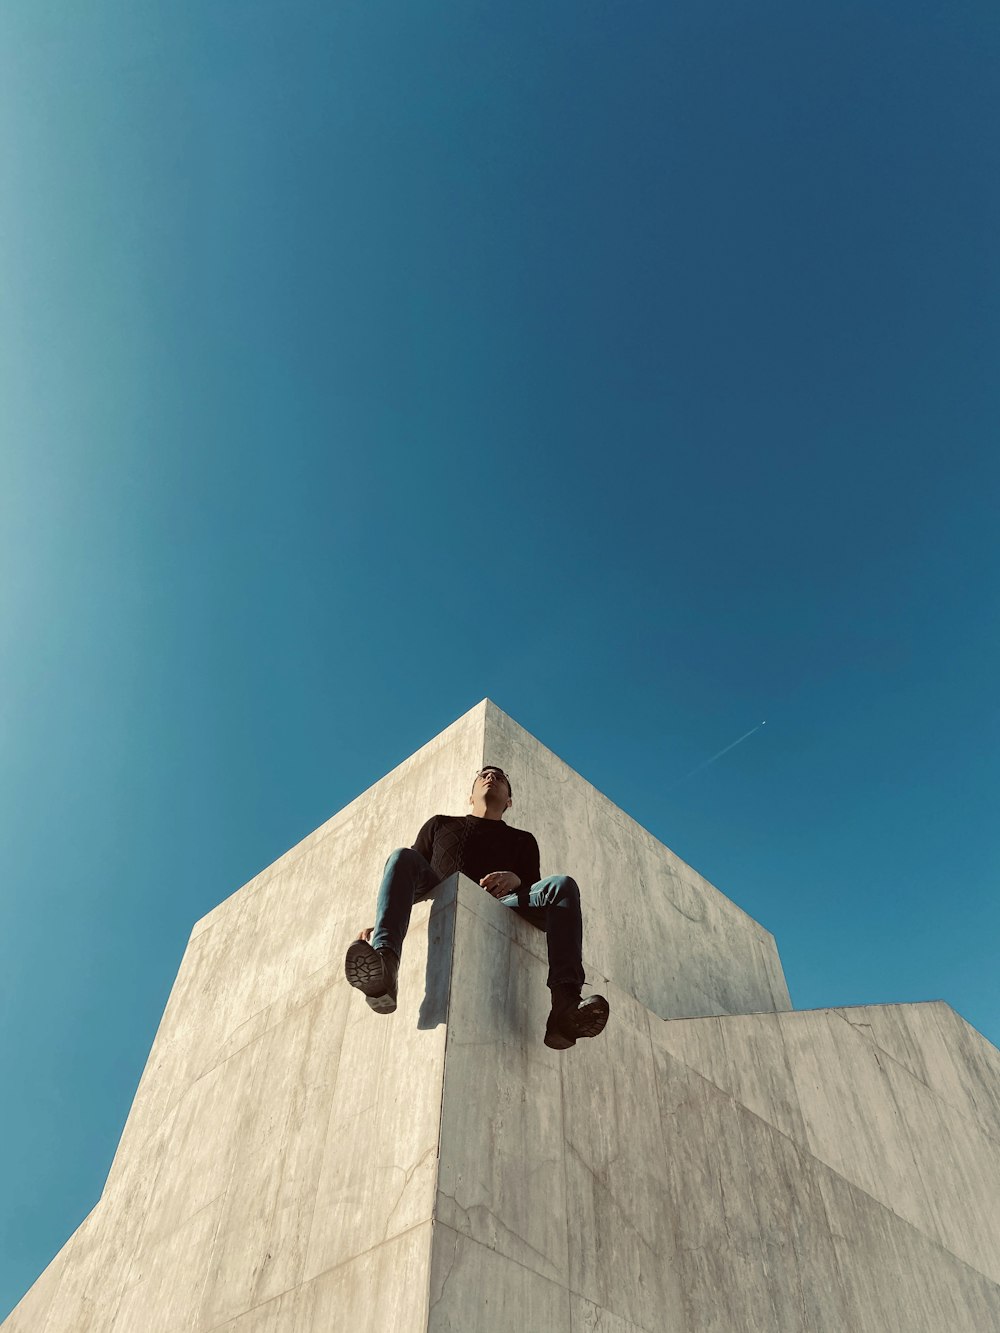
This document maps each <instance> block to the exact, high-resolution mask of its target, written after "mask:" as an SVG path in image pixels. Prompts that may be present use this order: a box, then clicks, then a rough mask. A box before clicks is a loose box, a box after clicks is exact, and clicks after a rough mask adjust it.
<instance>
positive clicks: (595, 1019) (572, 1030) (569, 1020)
mask: <svg viewBox="0 0 1000 1333" xmlns="http://www.w3.org/2000/svg"><path fill="white" fill-rule="evenodd" d="M610 1012H611V1010H610V1008H609V1006H608V1002H607V1000H606V999H605V998H604V996H603V995H588V996H587V998H586V999H585V1000H581V999H580V997H579V996H570V997H568V998H564V997H560V996H558V995H557V994H556V992H555V991H553V993H552V1009H551V1012H550V1013H549V1016H548V1019H547V1020H546V1023H545V1045H546V1046H550V1047H551V1048H552V1050H554V1051H566V1050H568V1049H569V1048H570V1046H575V1045H576V1043H577V1038H579V1037H596V1036H597V1035H598V1034H599V1033H601V1032H603V1031H604V1025H605V1023H606V1022H607V1021H608V1014H609V1013H610Z"/></svg>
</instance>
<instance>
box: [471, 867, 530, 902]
mask: <svg viewBox="0 0 1000 1333" xmlns="http://www.w3.org/2000/svg"><path fill="white" fill-rule="evenodd" d="M479 887H480V888H482V889H485V890H486V892H487V893H491V894H492V895H493V897H494V898H506V897H507V895H508V893H516V892H517V890H518V889H519V888H520V887H521V881H520V880H519V879H518V877H517V876H516V875H515V874H514V872H513V870H491V871H490V873H489V874H488V875H484V876H483V877H482V879H481V880H480V881H479Z"/></svg>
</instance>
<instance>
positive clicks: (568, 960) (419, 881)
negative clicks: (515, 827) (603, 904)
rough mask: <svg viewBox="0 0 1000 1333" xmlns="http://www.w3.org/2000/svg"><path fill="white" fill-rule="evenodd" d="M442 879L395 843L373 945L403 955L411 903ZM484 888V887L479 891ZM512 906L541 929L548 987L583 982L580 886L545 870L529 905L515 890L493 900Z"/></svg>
mask: <svg viewBox="0 0 1000 1333" xmlns="http://www.w3.org/2000/svg"><path fill="white" fill-rule="evenodd" d="M440 883H441V877H440V875H439V874H438V873H437V871H436V870H434V869H433V868H432V867H431V866H430V865H428V863H427V862H426V861H425V860H424V858H423V857H422V856H421V855H420V853H419V852H415V851H414V850H413V848H412V847H397V848H396V850H395V851H394V852H392V853H391V854H390V856H389V859H388V861H386V863H385V873H384V874H383V876H382V886H381V888H380V889H379V891H378V906H377V908H376V912H375V930H374V931H373V933H372V947H373V948H375V949H391V950H392V951H393V953H394V954H395V955H396V957H397V958H401V957H402V954H403V940H404V939H405V938H406V932H407V929H408V927H409V924H410V911H411V909H412V907H413V904H414V903H415V902H417V901H418V900H419V899H420V898H425V897H426V896H427V894H428V893H430V891H431V889H433V888H435V887H436V886H437V885H438V884H440ZM484 892H485V890H484ZM497 901H498V902H499V903H500V904H501V905H502V906H503V907H512V908H514V910H515V911H516V912H517V913H518V915H519V916H523V917H524V918H525V919H526V920H527V921H530V922H531V923H532V924H533V925H535V926H538V927H539V929H541V930H544V931H545V938H546V943H547V945H548V953H549V975H548V981H547V983H546V984H547V985H548V986H550V987H551V986H582V985H583V982H584V973H583V917H582V915H581V912H580V890H579V888H578V887H577V883H576V880H574V879H570V877H569V875H550V876H549V877H548V879H540V880H539V881H538V883H537V884H533V885H532V886H531V889H530V891H529V893H528V905H527V906H526V907H520V906H519V905H518V898H517V894H516V893H511V894H509V895H508V896H507V897H506V898H499V899H498V900H497Z"/></svg>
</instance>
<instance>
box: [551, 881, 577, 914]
mask: <svg viewBox="0 0 1000 1333" xmlns="http://www.w3.org/2000/svg"><path fill="white" fill-rule="evenodd" d="M548 888H549V893H550V895H551V896H550V898H549V906H550V907H555V906H556V905H557V904H558V903H578V902H579V901H580V886H579V885H578V884H577V882H576V880H575V879H574V878H573V876H572V875H553V876H551V878H550V879H549V883H548Z"/></svg>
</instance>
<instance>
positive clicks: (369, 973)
mask: <svg viewBox="0 0 1000 1333" xmlns="http://www.w3.org/2000/svg"><path fill="white" fill-rule="evenodd" d="M344 975H345V976H346V977H347V980H348V982H349V983H350V985H352V986H353V987H354V989H355V990H359V991H360V992H361V993H362V995H363V996H364V997H365V1001H366V1003H367V1005H368V1007H369V1009H372V1010H374V1012H375V1013H377V1014H392V1013H395V1011H396V997H395V995H392V994H390V992H389V991H388V990H386V985H385V970H384V969H383V967H382V959H381V958H380V957H379V956H378V954H377V953H376V952H375V950H374V949H373V948H372V946H371V945H370V944H369V943H368V941H367V940H354V942H353V943H352V944H350V945H349V946H348V950H347V957H346V958H345V959H344Z"/></svg>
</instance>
